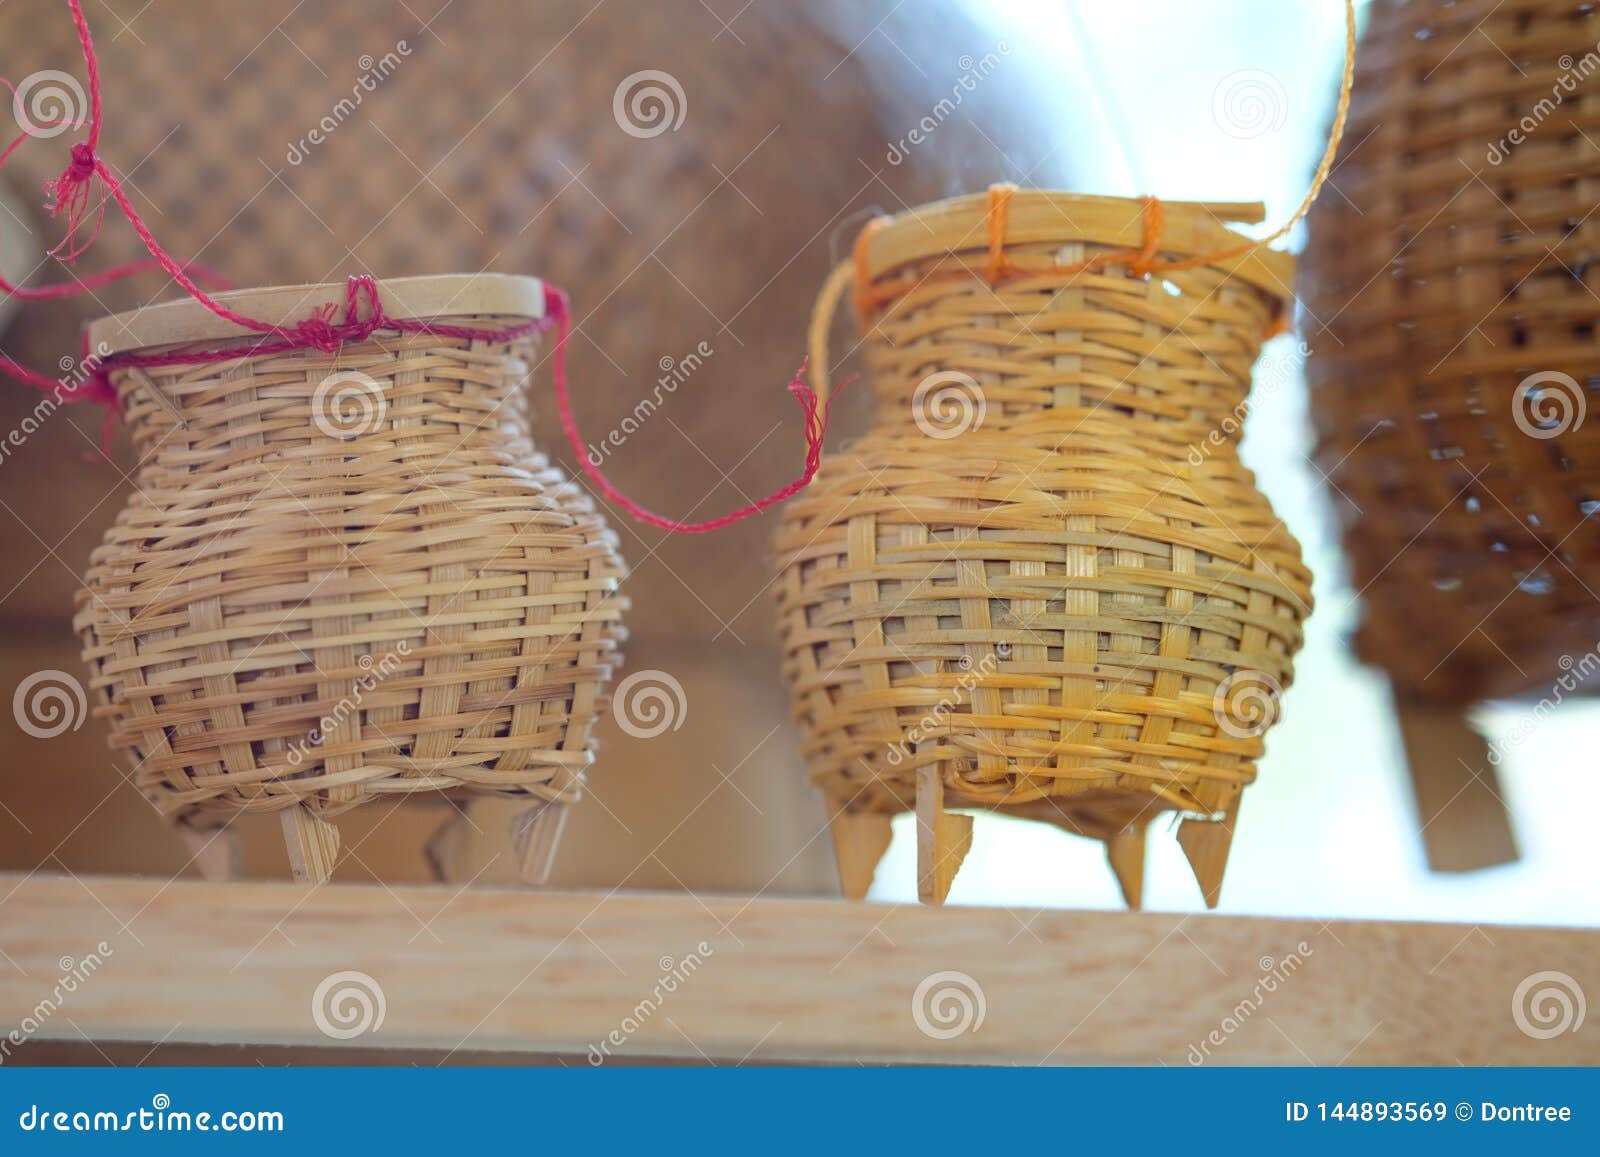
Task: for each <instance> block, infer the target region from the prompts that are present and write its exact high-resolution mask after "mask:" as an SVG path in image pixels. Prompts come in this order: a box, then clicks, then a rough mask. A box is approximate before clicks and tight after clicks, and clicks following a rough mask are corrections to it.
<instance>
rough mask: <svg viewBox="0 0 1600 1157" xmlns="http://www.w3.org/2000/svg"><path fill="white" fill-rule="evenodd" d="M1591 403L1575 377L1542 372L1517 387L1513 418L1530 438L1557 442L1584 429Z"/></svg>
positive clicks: (1553, 372) (1513, 399)
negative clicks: (1564, 435) (1558, 439)
mask: <svg viewBox="0 0 1600 1157" xmlns="http://www.w3.org/2000/svg"><path fill="white" fill-rule="evenodd" d="M1587 413H1588V401H1587V399H1585V398H1584V396H1583V387H1582V386H1580V385H1578V383H1577V381H1576V379H1574V378H1573V376H1572V375H1571V374H1564V373H1562V372H1561V371H1560V370H1540V371H1539V372H1538V373H1536V374H1529V375H1528V376H1527V377H1525V378H1523V379H1522V381H1521V382H1519V383H1517V388H1516V392H1514V393H1513V394H1512V395H1511V418H1512V420H1513V421H1514V422H1516V424H1517V429H1519V430H1521V431H1522V432H1523V433H1524V434H1526V435H1527V436H1528V437H1530V438H1555V437H1558V436H1560V435H1562V434H1565V433H1566V432H1567V431H1568V430H1576V429H1577V428H1578V427H1580V426H1582V425H1583V419H1584V417H1585V415H1586V414H1587Z"/></svg>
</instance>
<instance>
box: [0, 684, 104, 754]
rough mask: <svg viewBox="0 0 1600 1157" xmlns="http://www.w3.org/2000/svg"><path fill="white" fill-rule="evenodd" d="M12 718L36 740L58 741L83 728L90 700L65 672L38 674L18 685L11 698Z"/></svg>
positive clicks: (79, 685)
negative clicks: (65, 735) (62, 736)
mask: <svg viewBox="0 0 1600 1157" xmlns="http://www.w3.org/2000/svg"><path fill="white" fill-rule="evenodd" d="M11 714H12V715H14V716H15V717H16V720H17V726H18V727H20V728H22V730H24V731H26V732H27V733H28V734H29V735H31V736H33V737H34V738H35V739H54V738H55V737H56V736H58V735H60V734H62V733H63V732H67V731H76V730H78V728H80V727H82V726H83V721H84V719H86V718H87V717H88V715H89V700H88V699H87V697H85V695H84V693H83V684H82V683H79V682H78V681H77V680H76V679H74V678H73V677H72V676H71V675H69V674H67V673H66V672H65V671H57V670H55V669H54V668H52V669H50V670H48V671H35V672H34V673H33V674H32V675H29V676H28V677H27V678H26V679H24V680H23V681H22V682H20V683H18V684H17V690H16V693H15V694H14V695H12V696H11Z"/></svg>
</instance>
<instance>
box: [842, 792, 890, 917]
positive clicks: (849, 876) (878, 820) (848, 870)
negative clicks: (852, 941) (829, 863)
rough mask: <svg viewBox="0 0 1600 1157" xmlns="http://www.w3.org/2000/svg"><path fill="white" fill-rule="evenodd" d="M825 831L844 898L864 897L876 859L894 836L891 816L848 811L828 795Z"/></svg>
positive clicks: (869, 884) (869, 885) (879, 857)
mask: <svg viewBox="0 0 1600 1157" xmlns="http://www.w3.org/2000/svg"><path fill="white" fill-rule="evenodd" d="M828 834H829V835H830V836H832V837H833V860H834V863H835V864H836V865H838V868H839V887H840V889H841V890H842V891H843V892H844V897H845V899H846V900H865V899H866V898H867V892H868V890H869V889H871V887H872V877H873V875H874V874H875V873H876V872H877V870H878V861H880V860H882V859H883V853H885V852H887V851H888V850H889V841H890V840H891V839H892V838H893V836H894V828H893V825H892V824H891V823H890V817H889V816H888V815H886V814H884V813H882V812H859V811H850V810H848V809H847V808H846V807H845V806H844V804H843V803H842V802H838V801H835V800H831V799H830V800H829V801H828Z"/></svg>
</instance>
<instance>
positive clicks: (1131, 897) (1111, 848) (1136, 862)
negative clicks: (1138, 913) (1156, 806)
mask: <svg viewBox="0 0 1600 1157" xmlns="http://www.w3.org/2000/svg"><path fill="white" fill-rule="evenodd" d="M1147 830H1148V829H1147V828H1146V827H1145V826H1144V825H1143V824H1141V825H1139V826H1138V827H1135V828H1129V829H1128V830H1127V831H1125V832H1122V833H1120V834H1119V835H1115V836H1112V837H1111V838H1110V839H1108V840H1107V841H1106V861H1107V862H1108V863H1109V864H1110V865H1111V871H1112V873H1113V874H1114V875H1115V876H1116V877H1117V886H1118V887H1119V888H1121V889H1122V898H1123V900H1124V901H1126V902H1127V905H1128V907H1130V908H1138V907H1139V905H1140V904H1141V903H1143V902H1144V843H1145V841H1144V837H1145V832H1146V831H1147Z"/></svg>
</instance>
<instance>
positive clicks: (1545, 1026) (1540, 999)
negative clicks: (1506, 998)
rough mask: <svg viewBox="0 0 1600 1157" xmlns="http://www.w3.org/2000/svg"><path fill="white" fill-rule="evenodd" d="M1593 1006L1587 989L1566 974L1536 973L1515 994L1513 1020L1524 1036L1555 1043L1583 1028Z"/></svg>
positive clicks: (1524, 981)
mask: <svg viewBox="0 0 1600 1157" xmlns="http://www.w3.org/2000/svg"><path fill="white" fill-rule="evenodd" d="M1588 1012H1589V1005H1588V1002H1587V1001H1586V1000H1585V999H1584V996H1583V988H1582V987H1581V986H1580V985H1579V984H1578V982H1577V981H1576V980H1574V979H1573V978H1572V977H1570V976H1568V975H1567V974H1566V973H1565V972H1554V971H1551V972H1535V973H1533V974H1532V975H1530V976H1525V977H1523V978H1522V983H1520V984H1518V985H1517V990H1516V991H1515V992H1513V993H1512V994H1511V1019H1512V1021H1514V1022H1515V1023H1516V1026H1517V1028H1518V1029H1519V1030H1521V1032H1522V1034H1523V1035H1524V1036H1530V1037H1532V1038H1533V1039H1534V1040H1551V1039H1553V1038H1555V1037H1558V1036H1560V1035H1561V1034H1562V1033H1568V1032H1577V1031H1578V1030H1579V1029H1580V1028H1582V1027H1583V1018H1584V1017H1585V1016H1586V1015H1588Z"/></svg>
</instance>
